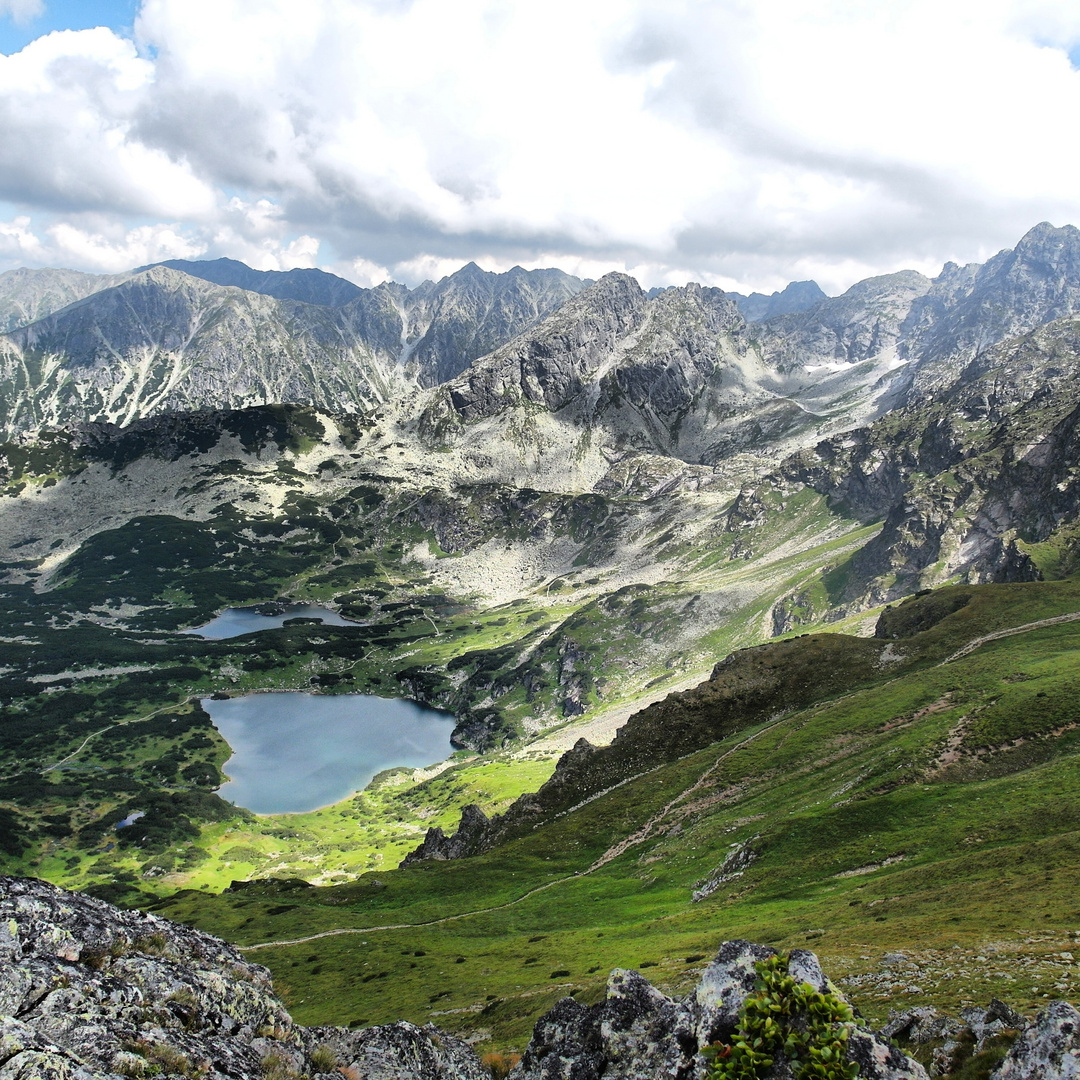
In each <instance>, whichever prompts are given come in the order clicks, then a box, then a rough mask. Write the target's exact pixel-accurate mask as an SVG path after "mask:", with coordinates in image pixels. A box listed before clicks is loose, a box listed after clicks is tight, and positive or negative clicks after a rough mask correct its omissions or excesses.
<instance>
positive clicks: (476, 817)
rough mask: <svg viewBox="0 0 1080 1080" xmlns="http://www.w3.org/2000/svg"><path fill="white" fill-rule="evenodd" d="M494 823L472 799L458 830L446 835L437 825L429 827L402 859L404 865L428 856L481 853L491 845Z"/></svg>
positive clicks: (458, 856) (448, 857)
mask: <svg viewBox="0 0 1080 1080" xmlns="http://www.w3.org/2000/svg"><path fill="white" fill-rule="evenodd" d="M490 825H491V822H490V820H489V819H488V816H487V814H485V813H484V811H483V810H481V809H480V807H479V806H477V805H476V803H470V804H469V805H468V806H466V807H465V808H464V809H463V810H462V811H461V822H460V824H459V825H458V827H457V832H455V833H453V834H452V835H451V836H447V835H446V834H445V833H444V832H443V831H442V829H440V828H439V826H438V825H435V826H433V827H432V828H430V829H428V831H427V835H426V836H425V837H424V842H423V843H422V844H421V845H420V846H419V847H418V848H416V849H415V850H413V851H410V852H409V854H408V855H406V856H405V858H404V859H402V860H401V865H402V866H409V865H410V864H411V863H417V862H423V861H424V860H426V859H437V860H440V861H445V860H446V859H463V858H466V857H467V856H469V855H479V854H480V853H481V852H482V851H486V850H487V849H488V847H489V846H490V844H489V840H488V833H489V831H490V829H489V827H490Z"/></svg>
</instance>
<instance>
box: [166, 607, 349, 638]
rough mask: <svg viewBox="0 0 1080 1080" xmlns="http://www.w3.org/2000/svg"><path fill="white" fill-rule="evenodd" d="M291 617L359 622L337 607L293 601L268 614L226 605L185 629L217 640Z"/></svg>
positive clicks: (336, 622) (267, 627) (333, 623)
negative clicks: (341, 614)
mask: <svg viewBox="0 0 1080 1080" xmlns="http://www.w3.org/2000/svg"><path fill="white" fill-rule="evenodd" d="M289 619H318V620H319V621H320V622H323V623H326V625H327V626H356V623H354V622H350V621H349V620H348V619H343V618H342V617H341V616H340V615H339V614H338V613H337V612H336V611H330V610H329V609H328V608H324V607H317V606H316V605H315V604H290V605H289V606H288V607H284V608H281V609H280V610H279V611H278V612H276V613H275V614H272V615H265V614H263V613H262V612H260V611H259V609H258V608H253V607H246V608H243V607H234V608H226V610H225V611H223V612H222V613H221V614H220V615H218V616H217V617H216V618H213V619H211V620H210V622H208V623H207V624H206V625H205V626H197V627H195V628H194V629H193V630H185V631H183V632H184V633H185V634H196V635H197V636H199V637H203V638H214V639H215V640H217V639H220V638H231V637H239V636H240V635H241V634H250V633H251V632H252V631H253V630H273V629H275V628H276V627H279V626H284V625H285V623H286V622H287V621H288V620H289Z"/></svg>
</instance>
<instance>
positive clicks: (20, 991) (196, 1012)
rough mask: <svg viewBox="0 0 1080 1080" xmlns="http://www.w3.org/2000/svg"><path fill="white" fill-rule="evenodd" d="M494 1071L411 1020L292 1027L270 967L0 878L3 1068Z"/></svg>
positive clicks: (56, 1078)
mask: <svg viewBox="0 0 1080 1080" xmlns="http://www.w3.org/2000/svg"><path fill="white" fill-rule="evenodd" d="M343 1074H344V1075H345V1076H354V1077H364V1078H371V1080H414V1078H415V1080H488V1076H489V1074H488V1072H487V1070H486V1069H485V1068H484V1067H483V1066H482V1065H481V1064H480V1062H479V1060H478V1059H477V1057H476V1055H475V1054H474V1053H473V1051H472V1050H471V1049H470V1048H469V1047H468V1046H467V1045H466V1044H465V1043H463V1042H461V1041H460V1040H458V1039H455V1038H453V1037H452V1036H450V1035H447V1034H445V1033H444V1032H440V1031H437V1030H436V1029H434V1028H431V1027H428V1028H420V1027H417V1026H416V1025H414V1024H409V1023H406V1022H402V1023H397V1024H388V1025H383V1026H381V1027H374V1028H368V1029H365V1030H357V1031H352V1030H349V1029H347V1028H332V1027H320V1028H304V1027H301V1026H299V1025H297V1024H294V1023H293V1021H292V1019H291V1017H290V1016H289V1014H288V1012H287V1011H286V1009H285V1006H284V1005H283V1004H282V1003H281V1001H280V999H279V998H278V997H277V996H276V995H275V994H274V992H273V987H272V985H271V982H270V976H269V973H268V972H267V971H266V969H265V968H261V967H259V966H257V965H254V964H250V963H248V962H247V961H246V960H244V958H243V956H242V954H241V953H239V952H238V951H237V950H236V949H234V948H233V947H232V946H230V945H227V944H226V943H225V942H223V941H220V940H219V939H217V938H214V937H211V936H210V935H208V934H203V933H201V932H199V931H197V930H191V929H188V928H187V927H184V926H180V925H178V924H176V923H171V922H168V921H167V920H165V919H160V918H158V917H156V916H154V915H149V914H143V913H142V912H136V911H120V910H118V909H116V908H114V907H112V906H111V905H109V904H106V903H104V902H103V901H100V900H95V899H93V898H92V897H89V896H85V895H82V894H80V893H70V892H66V891H65V890H63V889H58V888H56V887H55V886H53V885H48V884H46V883H44V882H41V881H35V880H33V879H26V878H11V877H0V1077H3V1080H119V1078H121V1077H144V1076H145V1077H149V1076H161V1077H206V1078H207V1080H256V1078H259V1080H262V1078H264V1077H269V1076H273V1077H276V1078H278V1080H289V1078H296V1080H299V1078H300V1077H301V1076H303V1077H310V1078H311V1080H315V1078H316V1077H323V1076H325V1077H327V1078H330V1077H336V1078H340V1077H341V1076H342V1075H343Z"/></svg>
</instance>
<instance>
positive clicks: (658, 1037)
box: [512, 941, 927, 1080]
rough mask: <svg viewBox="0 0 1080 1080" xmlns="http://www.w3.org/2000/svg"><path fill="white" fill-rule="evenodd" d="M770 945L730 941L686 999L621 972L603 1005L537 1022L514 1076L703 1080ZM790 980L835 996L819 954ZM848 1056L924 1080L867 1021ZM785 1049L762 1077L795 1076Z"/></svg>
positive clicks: (863, 1073) (886, 1077)
mask: <svg viewBox="0 0 1080 1080" xmlns="http://www.w3.org/2000/svg"><path fill="white" fill-rule="evenodd" d="M774 955H775V953H774V951H773V950H772V949H769V948H767V947H764V946H761V945H753V944H751V943H750V942H748V941H727V942H724V944H723V945H722V946H721V947H720V950H719V952H718V953H717V954H716V958H715V959H714V960H713V962H712V963H711V964H710V965H709V966H708V967H707V968H706V969H705V971H704V973H703V975H702V977H701V981H700V982H699V983H698V985H697V986H696V987H695V988H694V990H692V991H691V992H690V994H688V995H687V996H686V997H685V998H683V999H682V1000H681V1001H675V1000H673V999H672V998H669V997H668V996H667V995H666V994H663V993H661V992H660V991H659V990H657V989H656V988H655V987H654V986H652V985H651V984H650V983H649V982H648V980H647V979H645V978H644V977H643V976H642V975H640V974H639V973H638V972H636V971H624V970H621V969H616V970H615V971H613V972H612V973H611V976H610V977H609V979H608V984H607V995H606V997H605V999H604V1001H602V1002H601V1003H600V1004H598V1005H593V1006H591V1007H587V1006H585V1005H581V1004H580V1003H579V1002H577V1001H575V1000H574V999H573V998H563V999H562V1001H560V1002H558V1003H557V1004H556V1005H555V1007H554V1008H553V1009H551V1010H550V1011H549V1012H548V1013H546V1014H545V1015H544V1016H542V1017H541V1018H540V1020H539V1021H538V1022H537V1024H536V1027H535V1029H534V1031H533V1036H532V1040H531V1041H530V1043H529V1045H528V1048H527V1049H526V1051H525V1053H524V1055H523V1056H522V1059H521V1062H520V1064H519V1065H518V1066H517V1068H516V1069H515V1070H514V1072H513V1074H512V1077H513V1080H599V1078H600V1077H603V1078H604V1080H656V1078H657V1077H665V1078H671V1080H703V1078H704V1077H705V1076H706V1075H707V1074H708V1071H709V1064H708V1061H707V1058H706V1056H705V1055H703V1053H702V1051H703V1050H705V1048H706V1047H708V1046H710V1045H714V1044H717V1043H720V1044H726V1043H730V1042H731V1041H732V1039H733V1037H734V1035H735V1033H736V1030H737V1028H738V1026H739V1023H740V1019H741V1014H742V1011H743V1007H744V1005H745V1003H746V1000H747V998H748V997H749V996H750V995H751V994H752V993H753V992H754V988H755V984H756V982H757V978H758V976H757V971H756V969H755V964H757V963H758V962H760V961H763V960H766V959H768V958H769V957H770V956H774ZM787 970H788V974H789V975H791V976H792V977H793V978H794V979H796V980H797V981H798V982H800V983H809V984H810V985H811V986H812V987H813V988H814V990H816V991H818V992H821V993H824V992H829V993H832V994H836V993H837V991H836V988H835V987H834V986H833V985H832V983H830V982H829V980H828V979H827V978H826V976H825V974H824V972H823V971H822V970H821V965H820V964H819V962H818V959H817V957H816V956H815V955H814V954H813V953H811V952H807V951H805V950H801V949H796V950H794V951H793V952H792V953H791V954H790V956H789V958H788V964H787ZM846 1026H847V1028H848V1036H847V1047H848V1060H849V1061H851V1062H855V1063H857V1064H858V1066H859V1072H858V1075H859V1076H860V1077H862V1078H864V1080H926V1075H927V1074H926V1071H925V1070H924V1069H923V1067H922V1066H921V1065H919V1064H918V1063H917V1062H915V1061H913V1060H912V1059H911V1058H909V1057H907V1056H906V1055H904V1054H903V1053H902V1052H901V1051H899V1050H898V1049H897V1048H896V1047H895V1046H893V1045H891V1044H890V1043H889V1042H888V1041H887V1040H885V1039H883V1038H882V1037H881V1036H879V1035H878V1034H876V1033H875V1032H873V1031H871V1030H870V1029H869V1028H868V1027H866V1026H865V1025H862V1024H859V1023H855V1022H852V1023H849V1024H848V1025H846ZM790 1076H791V1071H790V1068H789V1067H788V1065H787V1063H786V1061H784V1060H783V1053H782V1052H781V1053H780V1054H779V1055H778V1060H777V1061H776V1063H775V1064H774V1066H773V1067H772V1068H771V1069H770V1070H769V1071H768V1072H767V1073H765V1074H763V1076H762V1080H774V1078H775V1080H780V1078H781V1077H785V1078H786V1077H790Z"/></svg>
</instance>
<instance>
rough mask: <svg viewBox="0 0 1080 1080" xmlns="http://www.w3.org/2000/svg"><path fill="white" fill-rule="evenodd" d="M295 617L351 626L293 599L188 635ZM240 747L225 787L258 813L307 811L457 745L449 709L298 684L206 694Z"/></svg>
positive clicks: (230, 631)
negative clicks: (321, 691) (303, 688)
mask: <svg viewBox="0 0 1080 1080" xmlns="http://www.w3.org/2000/svg"><path fill="white" fill-rule="evenodd" d="M293 619H303V620H305V621H311V622H315V621H320V622H324V623H326V624H329V625H336V626H348V625H350V623H349V622H348V620H346V619H343V618H341V616H340V615H338V614H337V613H336V612H332V611H329V610H327V609H326V608H320V607H316V606H314V605H307V604H304V605H294V606H290V607H287V608H284V609H282V610H279V611H273V612H265V613H264V612H260V611H259V610H258V609H254V608H230V609H228V610H226V611H224V612H223V613H222V614H221V615H219V616H217V617H216V618H215V619H213V620H212V621H211V622H209V623H207V624H206V625H205V626H202V627H198V628H196V629H194V630H192V631H189V633H192V634H195V635H198V636H200V637H206V638H212V639H222V638H229V637H237V636H239V635H241V634H250V633H252V632H254V631H258V630H267V629H271V628H274V627H280V626H283V625H285V624H286V623H287V622H289V621H290V620H293ZM202 707H203V708H204V709H205V710H206V711H207V713H209V715H210V717H211V719H212V720H213V723H214V727H216V728H217V730H218V731H219V732H220V733H221V735H222V736H223V737H224V739H225V741H226V742H227V743H228V744H229V746H230V747H231V748H232V750H233V756H232V757H231V758H230V759H229V760H228V761H227V762H226V763H225V766H224V772H225V774H226V776H228V777H229V781H228V783H226V784H225V785H223V786H222V787H221V788H220V789H219V791H218V794H219V795H221V796H222V797H223V798H225V799H228V800H229V801H230V802H233V803H235V804H236V805H237V806H243V807H245V808H247V809H248V810H251V811H253V812H254V813H256V814H297V813H307V812H310V811H312V810H316V809H318V808H320V807H323V806H328V805H330V804H332V803H336V802H339V801H340V800H341V799H344V798H346V797H347V796H349V795H350V794H352V793H353V792H355V791H359V790H361V789H363V788H364V787H366V786H367V784H368V783H369V782H370V781H371V779H372V778H373V777H374V776H376V775H377V774H378V773H380V772H382V771H384V770H386V769H392V768H401V767H407V768H420V767H423V766H428V765H432V764H434V763H436V762H440V761H443V760H444V759H446V758H447V757H449V756H450V754H451V753H453V749H454V748H453V746H452V744H451V742H450V735H451V733H452V732H453V730H454V726H455V720H454V717H453V716H451V715H450V714H449V713H446V712H442V711H440V710H437V709H430V708H426V707H425V706H422V705H418V704H417V703H416V702H413V701H409V700H405V699H388V698H381V697H375V696H373V695H370V694H339V695H335V696H332V697H330V696H323V695H318V694H309V693H303V692H299V691H295V692H287V693H257V694H249V695H245V696H241V697H230V698H225V699H216V698H204V699H203V700H202Z"/></svg>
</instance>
